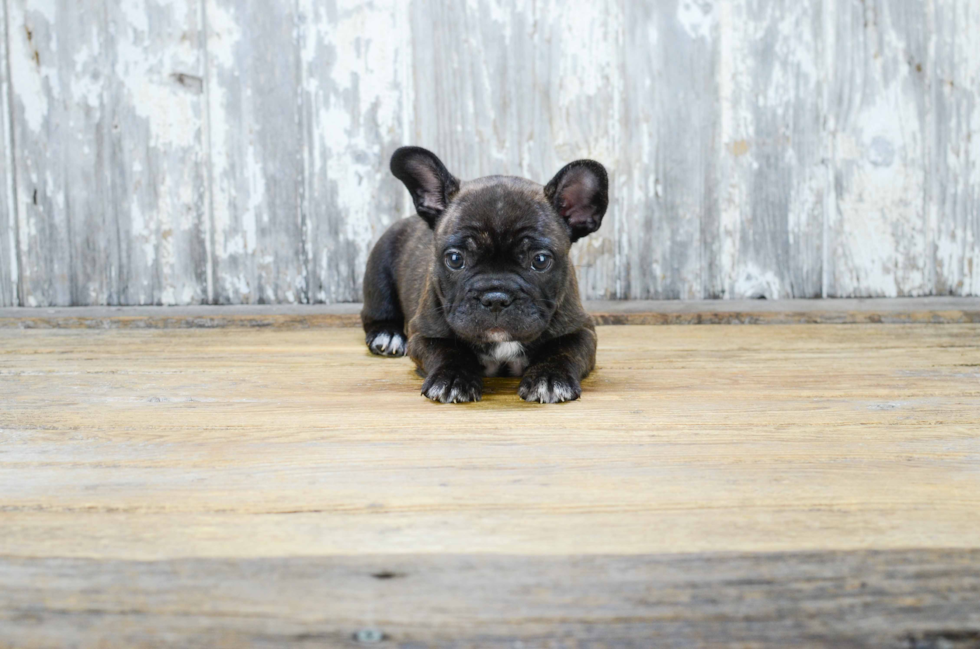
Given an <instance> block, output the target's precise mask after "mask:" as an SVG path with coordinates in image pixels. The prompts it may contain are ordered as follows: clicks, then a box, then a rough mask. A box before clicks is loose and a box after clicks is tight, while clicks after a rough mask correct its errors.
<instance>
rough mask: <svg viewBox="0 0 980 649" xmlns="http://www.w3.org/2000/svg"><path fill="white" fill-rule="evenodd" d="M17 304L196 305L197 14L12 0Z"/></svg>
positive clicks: (199, 181) (179, 6)
mask: <svg viewBox="0 0 980 649" xmlns="http://www.w3.org/2000/svg"><path fill="white" fill-rule="evenodd" d="M10 7H11V10H10V33H11V71H12V88H13V98H12V99H13V129H14V139H15V141H16V142H17V146H18V156H17V159H16V164H17V198H18V206H17V209H18V214H19V234H20V256H21V260H22V267H21V274H22V286H23V292H24V296H23V301H24V303H25V304H26V305H28V306H42V305H68V304H73V305H90V304H175V303H180V304H189V303H196V302H200V301H202V297H203V295H204V290H205V288H204V284H203V281H202V280H203V276H202V274H201V273H200V272H199V271H198V267H199V266H200V264H201V262H202V260H203V258H204V255H203V241H204V238H203V233H202V220H203V218H204V203H203V196H202V188H203V180H204V167H203V163H202V153H201V151H202V148H201V133H200V131H201V128H200V122H201V119H200V116H201V106H200V103H201V100H200V92H199V88H200V85H201V78H200V74H201V72H202V70H201V65H200V54H199V52H200V40H199V38H198V33H199V24H198V23H199V20H198V17H199V14H200V12H199V8H198V5H197V4H196V3H195V2H193V1H183V0H182V1H178V2H163V3H159V2H156V1H154V0H126V1H125V2H119V3H111V4H109V5H105V6H100V7H99V8H98V10H93V9H92V8H91V7H87V6H85V5H84V4H81V5H80V4H78V3H72V2H67V1H61V2H56V3H50V4H48V3H30V4H28V3H26V2H24V0H11V2H10Z"/></svg>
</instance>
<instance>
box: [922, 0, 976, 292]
mask: <svg viewBox="0 0 980 649" xmlns="http://www.w3.org/2000/svg"><path fill="white" fill-rule="evenodd" d="M934 1H935V20H934V23H933V24H934V26H935V36H934V38H935V59H934V65H933V66H932V68H931V70H930V72H931V80H930V81H931V85H930V90H931V93H932V100H933V102H934V103H933V111H934V112H933V116H934V125H935V126H934V131H933V134H932V136H933V138H934V144H935V151H934V154H933V158H932V163H931V165H930V169H931V179H932V182H931V186H930V189H931V197H932V200H931V202H930V208H931V214H930V216H931V217H932V221H931V225H932V226H933V227H934V228H935V232H936V242H935V246H936V247H935V258H936V282H935V287H934V288H935V292H936V293H938V294H940V295H980V43H978V41H977V36H978V35H980V6H978V5H977V3H976V2H975V1H973V0H934Z"/></svg>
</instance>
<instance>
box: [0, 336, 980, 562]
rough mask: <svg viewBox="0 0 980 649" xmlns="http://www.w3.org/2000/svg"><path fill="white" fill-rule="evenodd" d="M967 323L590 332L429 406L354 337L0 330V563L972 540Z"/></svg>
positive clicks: (410, 382)
mask: <svg viewBox="0 0 980 649" xmlns="http://www.w3.org/2000/svg"><path fill="white" fill-rule="evenodd" d="M978 333H980V330H978V328H977V325H945V326H942V327H935V326H922V325H909V326H901V325H868V326H847V327H838V326H832V325H828V326H824V327H809V326H770V327H738V328H731V327H711V326H705V327H670V326H668V327H642V326H638V327H616V328H600V332H599V340H600V350H599V357H598V362H599V369H598V370H597V371H596V372H595V373H594V374H593V375H592V376H591V377H589V378H588V379H587V380H586V381H585V383H584V384H583V388H584V397H583V399H582V400H581V401H577V402H574V403H571V404H568V405H565V406H558V407H542V406H539V405H533V404H526V403H523V402H521V401H520V400H519V398H518V397H517V396H516V394H515V390H516V381H515V380H513V379H501V380H493V381H488V383H487V387H488V389H487V393H486V394H485V395H484V400H483V401H482V402H480V403H478V404H474V405H472V406H464V407H443V406H438V405H435V404H431V403H429V402H427V401H426V400H425V399H423V398H422V397H420V396H419V386H420V383H421V379H419V377H418V376H416V374H415V373H414V371H413V370H412V365H411V362H410V361H408V360H406V359H400V360H385V359H379V358H376V357H372V356H370V355H369V354H368V352H367V351H366V349H365V348H364V345H363V340H362V335H361V332H360V331H359V330H357V329H321V330H315V331H277V330H263V329H234V328H232V329H211V330H169V331H152V330H148V331H93V330H48V331H40V330H35V331H20V330H0V342H2V344H0V390H2V392H3V394H4V399H3V400H2V402H0V431H3V432H2V433H0V434H2V436H3V438H2V439H3V442H4V453H3V455H2V456H0V501H2V510H0V524H2V526H3V529H4V530H5V533H4V534H3V535H0V555H16V556H35V557H37V556H61V557H68V556H72V557H91V558H96V557H104V558H115V559H126V560H149V559H167V558H175V557H186V556H192V555H193V556H213V557H222V556H223V557H253V556H294V555H297V554H309V553H311V552H312V553H315V554H359V553H363V552H366V551H370V552H372V553H375V554H379V553H380V554H398V553H410V554H411V553H442V552H449V553H464V554H468V553H474V552H477V553H481V552H494V553H500V552H504V553H515V554H582V553H585V554H658V553H665V552H668V553H669V552H716V551H753V552H758V551H804V550H806V551H823V550H857V549H882V550H885V549H903V548H936V549H938V548H955V547H959V548H975V547H976V545H977V541H978V539H980V474H978V473H977V471H976V467H975V461H974V458H975V455H976V453H977V448H978V430H977V421H980V398H978V397H980V373H978V365H980V336H978Z"/></svg>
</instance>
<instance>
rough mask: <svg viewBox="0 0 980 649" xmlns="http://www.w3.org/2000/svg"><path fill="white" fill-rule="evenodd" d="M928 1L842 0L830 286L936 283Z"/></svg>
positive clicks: (835, 62)
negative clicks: (926, 162) (931, 222)
mask: <svg viewBox="0 0 980 649" xmlns="http://www.w3.org/2000/svg"><path fill="white" fill-rule="evenodd" d="M927 4H928V3H927V2H924V1H920V0H873V1H870V2H863V3H851V2H840V3H838V4H837V5H836V7H835V8H836V11H835V12H834V18H835V19H834V21H833V23H832V24H831V25H830V27H831V31H830V32H829V33H828V38H829V39H831V40H830V43H828V47H829V48H830V54H828V57H829V58H830V59H831V61H832V63H831V65H832V66H833V67H832V69H831V73H832V79H833V81H832V82H831V87H830V89H829V100H828V108H827V115H826V116H827V119H828V123H829V129H828V130H829V135H830V136H831V137H832V138H833V140H832V142H833V143H832V147H833V155H832V160H833V163H832V164H833V177H834V193H833V198H832V200H831V205H830V208H829V210H828V211H829V217H828V219H827V223H826V228H827V232H828V235H827V246H828V251H827V255H828V259H827V264H828V268H827V287H826V295H828V296H831V297H851V296H857V295H872V296H874V295H879V296H881V295H890V296H894V295H924V294H929V293H931V292H932V276H933V271H934V266H933V265H932V263H931V262H932V259H933V254H932V246H933V243H934V242H933V236H934V232H933V231H932V230H931V229H930V228H929V227H928V225H929V224H928V219H927V213H926V212H927V201H928V198H929V196H928V191H927V182H928V180H927V178H928V174H929V173H930V172H929V165H923V164H922V161H923V160H924V159H929V156H930V154H931V152H932V149H931V142H930V140H929V129H928V120H929V112H930V110H931V106H930V102H929V101H928V100H929V92H928V87H929V84H930V81H931V79H930V75H929V65H928V56H929V51H928V50H929V39H930V36H931V34H930V25H931V20H930V17H929V15H928V12H927Z"/></svg>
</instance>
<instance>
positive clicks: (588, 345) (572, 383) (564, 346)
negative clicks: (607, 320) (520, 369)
mask: <svg viewBox="0 0 980 649" xmlns="http://www.w3.org/2000/svg"><path fill="white" fill-rule="evenodd" d="M595 348H596V336H595V331H594V330H593V329H591V328H584V329H580V330H579V331H577V332H575V333H573V334H569V335H567V336H562V337H560V338H555V339H554V340H550V341H548V342H547V343H545V344H544V345H543V346H542V347H541V348H540V349H538V350H537V351H536V353H535V354H534V359H533V360H532V362H531V365H530V366H529V367H528V368H527V370H525V372H524V378H523V379H521V384H520V386H518V388H517V394H518V395H519V396H520V397H521V398H522V399H524V400H525V401H537V402H539V403H560V402H562V401H574V400H575V399H578V398H579V397H580V396H582V385H581V380H582V379H584V378H585V377H586V376H587V375H588V373H589V372H591V371H592V368H593V367H595Z"/></svg>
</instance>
